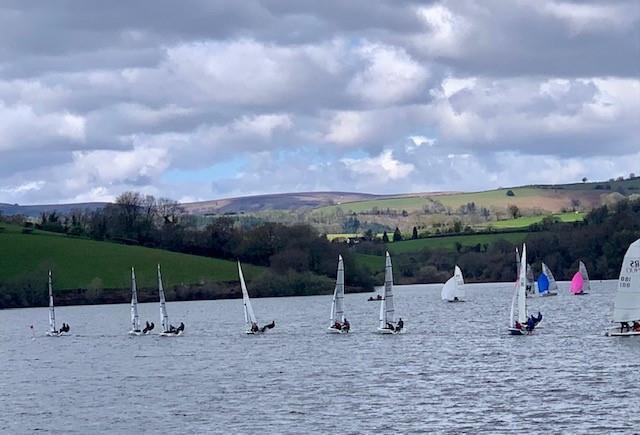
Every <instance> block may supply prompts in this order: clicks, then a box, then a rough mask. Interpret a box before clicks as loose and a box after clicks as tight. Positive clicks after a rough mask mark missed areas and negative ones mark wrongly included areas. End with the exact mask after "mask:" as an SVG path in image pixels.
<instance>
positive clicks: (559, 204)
mask: <svg viewBox="0 0 640 435" xmlns="http://www.w3.org/2000/svg"><path fill="white" fill-rule="evenodd" d="M606 185H609V186H610V187H611V190H606V189H596V186H600V187H602V186H606ZM617 189H622V190H623V191H624V192H625V193H626V194H630V193H634V192H636V193H640V178H635V179H633V180H623V181H613V182H608V181H602V182H593V183H574V184H563V185H557V186H552V185H549V186H524V187H512V188H505V189H495V190H488V191H484V192H473V193H453V194H443V195H433V196H429V195H420V196H406V197H401V198H390V199H378V200H368V201H355V202H348V203H343V204H341V205H335V206H327V207H320V208H318V209H316V210H314V213H316V214H320V215H321V214H323V213H335V211H336V209H337V208H341V209H342V210H343V211H344V212H345V213H349V212H355V213H361V212H365V211H370V210H371V209H373V208H374V207H377V208H378V209H380V210H386V209H387V208H389V209H392V210H397V211H401V210H406V211H408V212H411V211H415V210H421V209H422V208H423V207H424V205H426V204H428V203H429V202H430V200H434V201H438V202H440V203H441V204H443V205H444V206H447V207H451V208H452V209H457V208H459V207H460V206H462V205H465V204H467V203H469V202H475V204H476V206H477V207H487V208H490V207H498V208H506V207H508V206H509V205H511V204H514V205H517V206H518V207H520V208H522V209H533V208H538V209H541V210H546V211H549V212H552V213H557V212H559V211H560V210H561V209H562V208H563V207H570V206H571V199H578V200H580V201H581V203H582V204H583V205H585V206H588V207H595V206H598V205H600V203H601V198H602V196H604V195H607V194H609V193H611V192H614V191H616V190H617ZM508 190H512V191H513V192H514V193H515V196H507V194H506V193H507V191H508Z"/></svg>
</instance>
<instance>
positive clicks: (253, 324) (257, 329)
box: [251, 322, 260, 333]
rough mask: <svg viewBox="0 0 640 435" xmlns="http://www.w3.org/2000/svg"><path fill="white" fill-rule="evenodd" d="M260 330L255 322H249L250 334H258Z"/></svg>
mask: <svg viewBox="0 0 640 435" xmlns="http://www.w3.org/2000/svg"><path fill="white" fill-rule="evenodd" d="M259 330H260V328H259V327H258V324H257V323H256V322H251V332H253V333H255V332H258V331H259Z"/></svg>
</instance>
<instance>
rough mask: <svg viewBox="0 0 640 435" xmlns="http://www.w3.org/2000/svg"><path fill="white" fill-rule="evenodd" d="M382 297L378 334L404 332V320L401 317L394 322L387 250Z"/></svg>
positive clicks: (390, 273) (389, 263) (389, 258)
mask: <svg viewBox="0 0 640 435" xmlns="http://www.w3.org/2000/svg"><path fill="white" fill-rule="evenodd" d="M382 292H383V294H382V299H380V324H379V325H378V333H379V334H399V333H404V332H405V328H404V322H403V321H402V318H400V319H399V320H398V323H397V324H396V323H395V320H394V319H395V309H394V306H393V268H392V266H391V256H389V252H387V255H386V258H385V267H384V288H383V289H382Z"/></svg>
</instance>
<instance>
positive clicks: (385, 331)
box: [377, 328, 406, 335]
mask: <svg viewBox="0 0 640 435" xmlns="http://www.w3.org/2000/svg"><path fill="white" fill-rule="evenodd" d="M405 331H406V329H405V328H402V329H401V330H400V331H396V330H394V329H388V328H378V329H377V333H378V334H382V335H398V334H404V333H405Z"/></svg>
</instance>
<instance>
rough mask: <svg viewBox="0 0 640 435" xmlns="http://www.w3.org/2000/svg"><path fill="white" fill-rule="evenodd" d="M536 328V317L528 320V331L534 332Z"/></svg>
mask: <svg viewBox="0 0 640 435" xmlns="http://www.w3.org/2000/svg"><path fill="white" fill-rule="evenodd" d="M535 327H536V321H535V320H534V317H533V316H531V317H529V318H528V319H527V331H528V332H530V333H531V332H533V329H534V328H535Z"/></svg>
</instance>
